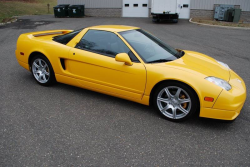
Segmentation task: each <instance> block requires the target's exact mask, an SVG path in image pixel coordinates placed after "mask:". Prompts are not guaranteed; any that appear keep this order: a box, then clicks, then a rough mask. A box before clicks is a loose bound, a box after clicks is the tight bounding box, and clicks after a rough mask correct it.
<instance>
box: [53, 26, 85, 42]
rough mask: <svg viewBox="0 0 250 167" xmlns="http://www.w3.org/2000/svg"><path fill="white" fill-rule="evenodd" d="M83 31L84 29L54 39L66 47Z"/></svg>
mask: <svg viewBox="0 0 250 167" xmlns="http://www.w3.org/2000/svg"><path fill="white" fill-rule="evenodd" d="M81 31H82V29H81V30H76V31H72V32H70V33H68V34H64V35H59V36H55V37H54V38H53V40H54V41H56V42H59V43H61V44H64V45H66V44H67V43H69V41H71V40H72V39H73V38H74V37H75V36H76V35H77V34H79V33H80V32H81Z"/></svg>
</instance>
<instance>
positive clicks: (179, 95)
mask: <svg viewBox="0 0 250 167" xmlns="http://www.w3.org/2000/svg"><path fill="white" fill-rule="evenodd" d="M198 103H199V101H198V98H197V96H196V94H195V92H194V91H193V90H192V89H191V88H190V87H188V86H187V85H185V84H182V83H179V82H172V81H170V82H166V83H163V84H161V85H160V86H159V87H158V88H157V89H156V91H155V93H154V95H153V104H154V107H155V109H156V110H157V111H158V112H159V113H160V114H161V115H162V116H163V117H165V118H166V119H168V120H171V121H183V120H185V119H187V118H189V117H191V116H192V115H193V114H194V113H195V112H196V111H197V109H198V106H199V105H198Z"/></svg>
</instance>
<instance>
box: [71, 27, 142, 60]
mask: <svg viewBox="0 0 250 167" xmlns="http://www.w3.org/2000/svg"><path fill="white" fill-rule="evenodd" d="M76 48H78V49H83V50H88V51H91V52H95V53H99V54H103V55H106V56H109V57H113V58H115V56H116V55H117V54H119V53H127V54H128V55H129V56H130V58H131V61H134V62H139V60H138V59H137V58H136V56H135V55H134V54H133V53H132V52H131V51H130V49H129V48H128V47H127V46H126V45H125V44H124V42H123V41H122V40H121V39H120V38H119V37H118V36H117V35H116V34H114V33H112V32H108V31H100V30H89V31H88V32H87V33H86V34H85V35H84V36H83V37H82V39H81V40H80V42H79V43H78V44H77V45H76Z"/></svg>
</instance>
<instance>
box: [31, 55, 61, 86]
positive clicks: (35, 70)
mask: <svg viewBox="0 0 250 167" xmlns="http://www.w3.org/2000/svg"><path fill="white" fill-rule="evenodd" d="M31 72H32V74H33V77H34V78H35V80H36V81H37V82H38V83H39V84H40V85H43V86H49V85H51V84H53V83H55V81H56V80H55V75H54V71H53V68H52V66H51V64H50V62H49V60H48V59H47V58H46V57H45V56H43V55H37V56H35V57H34V58H33V59H32V61H31Z"/></svg>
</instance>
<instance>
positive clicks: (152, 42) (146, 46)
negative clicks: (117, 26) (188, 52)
mask: <svg viewBox="0 0 250 167" xmlns="http://www.w3.org/2000/svg"><path fill="white" fill-rule="evenodd" d="M120 34H121V36H122V37H123V38H124V39H125V40H126V41H127V42H128V43H129V44H130V45H131V46H132V47H133V49H134V50H135V51H136V52H137V53H138V54H139V56H140V57H141V58H142V59H143V61H144V62H146V63H153V62H167V61H172V60H176V59H177V58H179V57H180V56H181V55H183V52H179V51H177V50H175V49H174V48H172V47H171V46H168V45H167V44H165V43H163V42H162V41H161V40H160V39H158V38H156V37H154V36H153V35H151V34H149V33H147V32H146V31H143V30H141V29H138V30H130V31H124V32H120Z"/></svg>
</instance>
